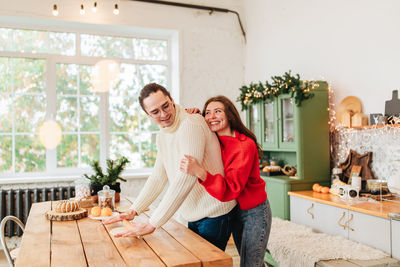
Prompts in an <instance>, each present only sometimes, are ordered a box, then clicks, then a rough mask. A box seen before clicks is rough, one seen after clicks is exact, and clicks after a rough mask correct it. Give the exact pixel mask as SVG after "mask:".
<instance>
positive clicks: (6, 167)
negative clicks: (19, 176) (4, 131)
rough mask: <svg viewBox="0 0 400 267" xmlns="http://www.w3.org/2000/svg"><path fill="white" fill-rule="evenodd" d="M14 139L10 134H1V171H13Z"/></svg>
mask: <svg viewBox="0 0 400 267" xmlns="http://www.w3.org/2000/svg"><path fill="white" fill-rule="evenodd" d="M11 167H12V140H11V136H9V135H0V172H3V171H11Z"/></svg>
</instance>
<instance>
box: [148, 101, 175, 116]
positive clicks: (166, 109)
mask: <svg viewBox="0 0 400 267" xmlns="http://www.w3.org/2000/svg"><path fill="white" fill-rule="evenodd" d="M173 106H174V105H173V104H172V102H171V101H167V102H165V103H164V104H163V105H162V106H161V109H154V110H152V111H150V112H149V115H150V116H151V117H152V118H154V119H157V118H160V117H161V114H162V112H161V111H163V112H164V113H168V112H170V111H171V110H172V108H173Z"/></svg>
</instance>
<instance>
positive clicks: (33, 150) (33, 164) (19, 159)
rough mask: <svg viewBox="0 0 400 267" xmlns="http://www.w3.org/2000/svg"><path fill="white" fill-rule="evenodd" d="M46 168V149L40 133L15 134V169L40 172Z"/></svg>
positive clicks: (17, 170)
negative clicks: (40, 138) (41, 141)
mask: <svg viewBox="0 0 400 267" xmlns="http://www.w3.org/2000/svg"><path fill="white" fill-rule="evenodd" d="M45 169H46V150H45V148H44V147H43V146H42V145H41V144H40V142H39V136H38V135H17V136H15V171H16V172H39V171H44V170H45Z"/></svg>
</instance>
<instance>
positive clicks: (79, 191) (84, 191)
mask: <svg viewBox="0 0 400 267" xmlns="http://www.w3.org/2000/svg"><path fill="white" fill-rule="evenodd" d="M74 184H75V200H76V201H80V200H83V199H88V198H90V180H89V179H86V178H83V177H82V178H79V179H76V180H75V181H74Z"/></svg>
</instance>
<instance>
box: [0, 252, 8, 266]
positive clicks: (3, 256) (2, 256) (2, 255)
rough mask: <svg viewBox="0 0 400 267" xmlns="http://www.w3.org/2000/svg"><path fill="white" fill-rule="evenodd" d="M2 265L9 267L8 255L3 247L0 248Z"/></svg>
mask: <svg viewBox="0 0 400 267" xmlns="http://www.w3.org/2000/svg"><path fill="white" fill-rule="evenodd" d="M0 267H8V262H7V259H6V255H4V251H3V250H2V249H0Z"/></svg>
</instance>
